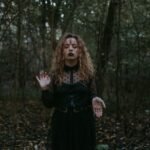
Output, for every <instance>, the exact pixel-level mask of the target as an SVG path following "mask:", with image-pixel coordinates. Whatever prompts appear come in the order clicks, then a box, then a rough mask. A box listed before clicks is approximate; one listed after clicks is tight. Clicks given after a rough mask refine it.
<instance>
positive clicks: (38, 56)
mask: <svg viewBox="0 0 150 150" xmlns="http://www.w3.org/2000/svg"><path fill="white" fill-rule="evenodd" d="M66 32H73V33H75V34H79V35H80V36H81V37H82V38H83V39H84V40H85V43H86V45H87V47H88V49H89V51H90V53H91V56H92V58H93V61H94V64H95V68H96V74H97V78H96V81H97V82H96V83H97V89H98V93H99V96H101V97H102V98H103V99H104V100H105V102H106V105H107V114H108V115H109V116H113V117H115V118H117V120H121V119H122V118H123V122H124V132H127V131H126V130H127V127H126V124H127V122H128V120H129V117H132V118H134V119H135V120H136V118H137V117H138V116H139V114H140V115H143V116H147V115H148V116H149V113H150V100H149V99H150V86H149V85H150V42H149V41H150V0H105V1H104V0H92V1H91V0H85V1H81V0H24V1H21V0H1V1H0V68H1V69H0V102H1V104H2V106H1V107H3V105H4V102H6V101H8V102H10V101H11V102H12V105H11V106H13V108H15V111H13V114H14V116H15V114H16V111H17V108H16V107H17V105H16V103H17V102H18V101H19V102H21V104H22V105H23V108H24V109H26V107H27V106H26V103H27V102H28V101H30V100H34V99H35V101H36V102H37V99H39V97H40V95H39V94H40V91H39V88H38V86H37V84H36V80H35V75H36V74H37V73H38V72H39V71H40V70H47V71H49V68H50V65H51V64H50V62H51V57H52V52H53V51H54V50H55V47H56V45H57V42H58V40H59V38H60V37H61V35H63V34H64V33H66ZM148 116H147V117H148ZM15 119H16V118H15V117H14V120H15Z"/></svg>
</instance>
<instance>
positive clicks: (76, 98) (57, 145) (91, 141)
mask: <svg viewBox="0 0 150 150" xmlns="http://www.w3.org/2000/svg"><path fill="white" fill-rule="evenodd" d="M94 96H96V91H95V84H94V80H93V79H90V80H89V81H82V80H80V77H79V74H78V66H74V67H69V66H65V67H64V79H63V83H62V84H61V85H55V84H54V82H53V78H52V82H51V85H50V88H49V90H46V91H43V92H42V101H43V103H44V105H45V106H46V107H55V110H54V113H53V116H52V122H51V123H52V125H51V130H50V134H49V136H51V137H50V138H51V140H52V143H51V147H52V150H95V141H96V137H95V117H94V114H93V110H92V98H93V97H94Z"/></svg>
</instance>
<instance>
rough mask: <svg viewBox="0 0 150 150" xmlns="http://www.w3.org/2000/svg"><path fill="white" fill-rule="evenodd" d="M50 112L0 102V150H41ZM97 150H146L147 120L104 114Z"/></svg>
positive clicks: (34, 104)
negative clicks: (118, 117) (119, 117)
mask: <svg viewBox="0 0 150 150" xmlns="http://www.w3.org/2000/svg"><path fill="white" fill-rule="evenodd" d="M51 111H52V110H48V109H45V107H44V106H43V105H42V104H41V103H38V102H35V101H30V102H26V104H21V103H16V102H1V101H0V150H45V142H46V136H47V131H48V129H49V127H50V120H51V119H50V118H51V114H52V113H51ZM96 126H97V132H96V133H97V150H108V149H109V150H150V117H149V114H148V115H145V114H143V115H142V114H140V115H138V117H134V119H133V117H131V116H130V115H128V116H127V117H126V118H125V117H123V116H121V119H120V120H119V121H118V119H116V118H115V117H113V115H108V114H104V116H103V117H102V118H101V119H99V120H97V121H96Z"/></svg>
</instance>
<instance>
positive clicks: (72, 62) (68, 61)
mask: <svg viewBox="0 0 150 150" xmlns="http://www.w3.org/2000/svg"><path fill="white" fill-rule="evenodd" d="M77 64H78V60H65V65H67V66H69V67H73V66H75V65H77Z"/></svg>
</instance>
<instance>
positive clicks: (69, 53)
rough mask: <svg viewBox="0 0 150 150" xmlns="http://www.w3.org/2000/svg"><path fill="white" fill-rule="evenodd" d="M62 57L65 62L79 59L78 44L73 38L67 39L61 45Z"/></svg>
mask: <svg viewBox="0 0 150 150" xmlns="http://www.w3.org/2000/svg"><path fill="white" fill-rule="evenodd" d="M63 55H64V58H65V60H77V59H78V57H79V48H78V43H77V40H76V39H75V38H72V37H71V38H67V39H66V40H65V42H64V45H63Z"/></svg>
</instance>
